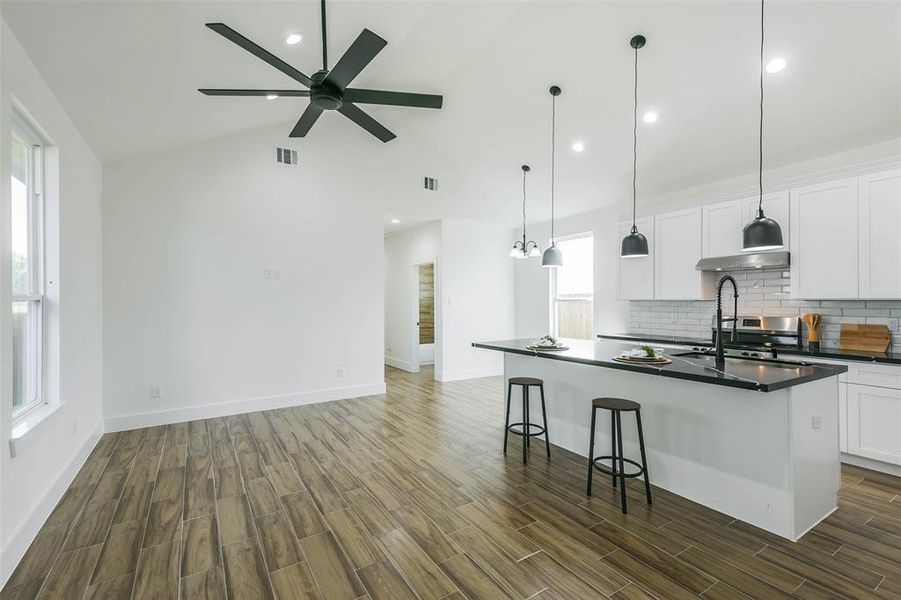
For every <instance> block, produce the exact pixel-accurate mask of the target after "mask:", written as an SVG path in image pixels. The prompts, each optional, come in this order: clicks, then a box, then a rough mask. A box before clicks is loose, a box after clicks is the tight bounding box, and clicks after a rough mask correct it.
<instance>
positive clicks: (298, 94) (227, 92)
mask: <svg viewBox="0 0 901 600" xmlns="http://www.w3.org/2000/svg"><path fill="white" fill-rule="evenodd" d="M197 91H198V92H200V93H201V94H206V95H207V96H269V95H272V94H274V95H276V96H285V97H292V98H303V97H307V96H309V95H310V90H234V89H210V88H201V89H199V90H197Z"/></svg>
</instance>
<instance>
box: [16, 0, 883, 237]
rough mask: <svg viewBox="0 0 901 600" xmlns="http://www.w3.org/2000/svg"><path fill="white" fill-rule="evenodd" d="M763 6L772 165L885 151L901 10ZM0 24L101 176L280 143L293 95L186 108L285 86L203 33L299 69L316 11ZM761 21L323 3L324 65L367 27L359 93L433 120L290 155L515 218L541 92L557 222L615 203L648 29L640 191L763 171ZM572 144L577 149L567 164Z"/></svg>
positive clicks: (182, 4)
mask: <svg viewBox="0 0 901 600" xmlns="http://www.w3.org/2000/svg"><path fill="white" fill-rule="evenodd" d="M767 6H768V9H767V48H768V50H767V57H768V58H769V57H775V56H781V57H784V58H785V59H786V60H787V61H788V67H787V68H786V69H785V70H784V71H783V72H782V73H779V74H775V75H768V76H767V80H766V85H767V124H766V149H767V164H768V166H771V167H772V166H776V165H780V164H787V163H792V162H798V161H801V160H804V159H807V158H811V157H815V156H820V155H824V154H828V153H832V152H836V151H840V150H844V149H847V148H852V147H857V146H863V145H866V144H870V143H874V142H878V141H882V140H886V139H891V138H898V137H901V41H899V40H901V3H899V2H895V1H887V2H882V1H877V2H865V1H854V0H846V1H831V0H829V1H822V2H818V1H807V0H803V1H789V0H771V1H770V2H768V5H767ZM2 11H3V16H4V18H5V19H6V20H7V22H8V24H9V25H10V27H11V29H12V30H13V31H14V33H15V34H16V36H17V37H18V38H19V40H20V41H21V42H22V44H23V45H24V46H25V48H26V50H27V52H28V53H29V54H30V55H31V57H32V59H33V60H34V61H35V63H36V64H37V66H38V68H39V69H40V70H41V72H42V74H43V75H44V76H45V78H46V79H47V81H48V83H49V84H50V86H51V87H52V88H53V89H54V90H55V92H56V94H57V96H58V98H59V100H60V101H61V102H62V104H63V105H64V106H65V107H66V108H67V110H68V111H69V113H70V116H71V117H72V119H73V120H74V121H75V122H76V124H77V125H78V127H79V128H80V130H81V131H82V133H83V135H84V136H85V138H86V139H87V140H88V142H89V143H90V144H91V145H92V146H93V147H94V148H95V150H96V152H97V153H98V155H99V157H100V158H101V159H102V160H103V161H104V162H108V163H109V162H115V161H117V160H120V159H123V158H126V157H130V156H135V155H139V154H141V153H146V152H153V151H160V150H165V149H168V148H172V147H175V146H179V145H183V144H187V143H191V142H195V141H198V140H202V139H208V138H215V137H218V136H223V135H227V134H230V133H235V132H239V131H242V130H248V129H254V128H259V127H264V126H269V125H274V124H283V125H284V134H285V141H286V142H287V141H288V139H287V134H288V132H289V131H290V128H291V127H292V125H293V122H294V121H295V120H296V118H297V116H298V115H299V114H300V112H302V110H303V108H304V107H305V106H306V103H307V100H306V99H281V98H280V99H278V100H274V101H267V100H265V99H257V98H209V97H204V96H202V95H200V94H199V93H197V91H196V88H198V87H256V86H262V87H266V86H280V87H285V86H289V87H290V86H292V85H294V84H293V82H292V81H291V80H290V79H288V78H287V77H286V76H284V75H282V74H281V73H279V72H277V71H275V70H274V69H272V68H271V67H269V66H268V65H266V64H264V63H262V62H260V61H259V60H257V59H255V58H254V57H252V56H251V55H249V54H247V53H245V52H244V51H242V50H241V49H239V48H237V47H236V46H234V45H232V44H231V43H229V42H227V41H226V40H224V39H222V38H221V37H219V36H218V35H216V34H215V33H213V32H211V31H209V30H208V29H206V28H205V27H204V26H203V24H204V23H205V22H209V21H221V22H225V23H226V24H228V25H230V26H232V27H233V28H235V29H237V30H238V31H240V32H241V33H243V34H244V35H246V36H247V37H249V38H251V39H253V40H254V41H256V42H257V43H259V44H260V45H262V46H264V47H266V48H267V49H269V50H271V51H273V52H275V53H276V54H278V55H280V56H282V57H283V58H284V59H286V60H287V61H288V62H291V63H292V64H294V65H295V66H297V67H298V68H299V69H300V70H301V71H303V72H305V73H307V74H310V73H312V72H313V71H315V70H316V69H317V68H318V67H319V66H320V63H321V50H320V34H319V13H318V11H319V4H318V2H310V1H291V2H256V1H255V2H231V1H200V2H186V1H176V2H140V1H121V2H119V1H94V2H68V1H67V2H51V1H42V2H34V1H31V2H21V1H14V0H13V1H9V0H7V1H4V3H3V5H2ZM758 19H759V4H758V3H757V2H745V1H740V0H739V1H728V0H723V1H718V2H717V1H700V2H684V1H667V2H640V1H634V0H631V1H628V2H556V1H554V2H547V1H545V2H427V1H415V2H414V1H409V2H382V1H379V0H368V1H363V2H360V1H357V2H350V1H331V2H329V36H330V37H329V46H330V49H329V54H330V59H331V61H332V63H334V61H335V60H336V59H337V58H338V57H339V56H340V55H341V54H342V53H343V51H344V50H345V49H346V48H347V46H348V45H349V44H350V42H351V41H352V40H353V39H354V38H355V37H356V35H357V34H358V33H359V32H360V30H361V29H362V28H363V27H367V28H369V29H371V30H373V31H374V32H376V33H378V34H379V35H381V36H382V37H384V38H385V39H386V40H388V46H387V47H386V48H385V50H383V51H382V52H381V53H380V54H379V55H378V56H377V57H376V59H375V60H374V61H373V63H372V64H370V66H369V67H367V68H366V69H365V70H364V71H363V73H362V74H361V75H360V76H359V77H358V78H357V80H355V81H354V85H355V86H357V87H369V88H378V89H390V90H404V91H419V92H427V93H443V94H444V95H445V107H444V109H443V110H441V111H429V110H416V109H401V108H391V107H375V106H374V107H365V109H366V110H367V111H368V112H370V113H371V114H372V115H373V116H375V117H376V118H378V119H379V120H380V121H381V122H382V123H384V124H385V125H386V126H387V127H388V128H389V129H391V130H393V131H394V132H395V133H396V134H397V135H398V139H397V140H395V141H393V142H391V143H390V144H389V146H390V145H394V146H395V148H393V149H390V150H388V149H387V148H386V147H385V146H383V145H382V144H381V142H378V141H377V140H376V139H375V138H372V137H371V136H369V135H368V134H366V133H364V132H362V131H359V132H348V131H344V130H346V129H348V128H354V127H355V125H353V124H351V123H350V122H349V121H347V120H346V119H344V118H343V117H341V116H339V115H337V114H326V115H324V117H323V118H322V119H320V121H319V123H317V125H316V127H314V129H313V130H312V132H311V134H310V135H309V136H308V137H307V138H306V139H303V140H300V141H297V140H295V142H296V144H297V145H298V147H300V148H301V149H302V153H303V152H315V151H316V148H317V145H320V144H328V143H330V139H331V137H332V135H335V136H336V137H337V138H340V139H341V140H342V141H341V143H345V144H349V145H350V146H352V148H349V151H348V156H349V157H350V156H352V157H353V161H351V162H352V163H353V164H348V168H349V169H351V168H355V169H361V168H364V169H365V163H362V162H361V161H365V160H366V157H367V155H371V156H377V155H379V154H380V153H386V152H390V153H391V154H392V155H395V154H396V156H397V157H398V160H399V161H400V162H403V160H404V159H403V157H408V158H410V160H413V157H415V161H414V162H415V163H416V169H417V175H418V174H421V173H419V170H428V171H429V174H434V175H438V176H444V175H445V174H453V175H452V176H454V177H464V176H465V178H466V182H465V185H459V186H458V188H459V189H463V188H464V187H465V189H466V190H467V193H466V194H465V196H466V198H465V199H461V200H460V202H466V203H468V204H467V205H466V210H463V211H462V212H463V214H469V215H470V216H479V215H482V216H486V217H489V218H496V219H504V220H509V221H511V222H515V221H516V218H517V216H518V207H517V203H518V199H519V196H518V194H519V191H518V181H519V176H520V171H519V165H520V164H522V163H523V162H528V163H530V164H532V165H533V167H534V172H533V173H534V178H533V179H534V186H535V194H536V195H540V196H541V197H543V196H544V195H545V194H544V193H543V192H544V191H546V188H547V177H546V175H547V172H548V170H549V162H550V161H549V158H550V156H549V155H550V151H549V147H548V146H549V141H550V97H549V95H548V93H547V88H548V86H549V85H550V84H552V83H556V84H558V85H560V86H561V87H562V88H563V94H562V96H560V98H559V99H558V132H557V137H558V144H559V146H558V185H559V187H558V197H559V198H560V207H559V208H560V211H561V213H563V214H567V213H575V212H580V211H583V210H587V209H590V208H594V207H598V206H603V205H610V204H616V203H620V202H622V201H623V200H624V197H627V196H628V190H630V187H629V186H630V184H631V158H632V157H631V149H632V141H631V133H632V122H631V119H632V50H631V48H630V47H629V39H630V38H631V36H632V35H633V34H635V33H643V34H644V35H646V36H647V38H648V44H647V46H646V47H645V48H644V49H643V50H642V51H641V54H640V97H641V108H642V110H643V109H649V108H653V109H655V110H657V111H658V112H659V114H660V120H659V121H658V122H657V123H656V124H654V125H644V124H642V125H640V126H639V136H640V141H639V146H640V158H639V165H640V166H639V168H640V187H641V190H642V192H643V194H645V195H651V194H658V193H662V192H665V191H669V190H673V189H678V188H682V187H689V186H692V185H697V184H699V183H703V182H706V181H712V180H717V179H722V178H726V177H731V176H735V175H739V174H743V173H748V172H751V171H754V170H755V169H756V167H757V147H756V135H757V102H758V97H757V93H758V91H757V85H758V84H757V69H758V58H757V53H758V44H759V31H758V27H759V25H758V23H759V21H758ZM292 31H297V32H300V33H302V34H303V35H304V41H303V42H302V43H301V44H300V45H298V46H287V45H285V44H284V41H283V40H284V37H285V35H286V34H287V33H288V32H292ZM576 140H581V141H583V142H584V144H585V151H584V152H582V153H579V154H575V153H573V152H572V151H571V150H570V146H571V144H572V142H574V141H576ZM402 167H403V165H402V164H400V165H398V168H402ZM411 185H417V184H416V182H415V181H414V182H412V183H411ZM498 196H503V198H504V199H503V201H498V202H495V203H490V202H487V201H486V200H489V199H493V198H497V197H498ZM489 204H492V205H491V206H488V205H489ZM457 208H459V207H457ZM543 211H544V208H543V207H540V208H536V210H535V213H536V214H538V215H542V214H544V213H543ZM433 212H435V211H433ZM439 212H440V211H439ZM422 216H424V217H434V216H440V215H436V214H432V213H429V214H425V215H422Z"/></svg>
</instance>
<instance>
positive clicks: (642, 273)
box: [616, 217, 654, 300]
mask: <svg viewBox="0 0 901 600" xmlns="http://www.w3.org/2000/svg"><path fill="white" fill-rule="evenodd" d="M635 224H636V225H637V226H638V231H639V232H641V233H642V234H644V236H645V237H646V238H648V256H645V257H642V258H620V259H619V285H618V287H617V294H616V297H617V299H619V300H653V299H654V218H653V217H644V218H642V219H637V220H636V221H635ZM631 232H632V221H629V222H627V223H620V224H619V238H620V239H623V238H624V237H626V236H627V235H629V234H630V233H631Z"/></svg>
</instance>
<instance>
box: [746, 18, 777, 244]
mask: <svg viewBox="0 0 901 600" xmlns="http://www.w3.org/2000/svg"><path fill="white" fill-rule="evenodd" d="M763 5H764V0H760V137H759V145H758V152H759V157H760V162H759V168H758V171H757V185H758V194H759V200H758V202H757V216H756V217H754V220H753V221H751V222H750V223H748V224H746V225H745V227H744V229H743V230H742V244H741V249H742V250H743V251H745V252H761V251H763V250H775V249H777V248H781V247H782V246H783V245H784V243H783V242H782V228H781V227H779V223H777V222H776V221H774V220H773V219H770V218H769V217H767V216H765V215H764V214H763V69H764V64H763V31H764V27H763V14H764V13H763Z"/></svg>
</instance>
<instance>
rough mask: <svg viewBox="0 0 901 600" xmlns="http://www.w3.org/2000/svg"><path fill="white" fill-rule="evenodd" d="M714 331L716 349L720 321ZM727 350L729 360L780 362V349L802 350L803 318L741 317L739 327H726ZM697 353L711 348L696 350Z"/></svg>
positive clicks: (713, 338) (713, 326) (724, 342)
mask: <svg viewBox="0 0 901 600" xmlns="http://www.w3.org/2000/svg"><path fill="white" fill-rule="evenodd" d="M733 327H735V328H736V329H735V341H732V328H733ZM710 331H711V338H710V339H711V345H716V317H714V318H713V325H712V327H711V328H710ZM723 346H724V347H725V351H726V355H727V356H750V357H754V358H776V357H777V355H778V354H779V350H780V349H789V348H790V349H798V348H800V347H801V318H800V317H776V316H773V317H770V316H765V315H739V317H738V321H737V322H736V323H732V322H731V321H729V322H725V323H723ZM694 350H698V351H702V350H707V348H701V347H695V348H694Z"/></svg>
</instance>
